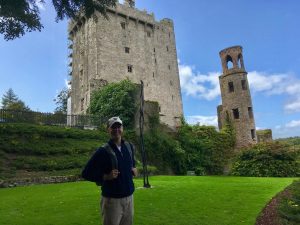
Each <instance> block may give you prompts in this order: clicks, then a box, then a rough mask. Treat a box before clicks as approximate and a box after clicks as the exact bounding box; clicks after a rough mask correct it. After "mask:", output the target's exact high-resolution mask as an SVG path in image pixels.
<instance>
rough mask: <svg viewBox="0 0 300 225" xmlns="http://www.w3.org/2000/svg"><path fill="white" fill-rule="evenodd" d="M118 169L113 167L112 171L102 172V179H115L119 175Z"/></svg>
mask: <svg viewBox="0 0 300 225" xmlns="http://www.w3.org/2000/svg"><path fill="white" fill-rule="evenodd" d="M119 173H120V172H119V170H117V169H114V170H112V171H110V173H109V174H104V175H103V180H113V179H116V178H117V177H118V175H119Z"/></svg>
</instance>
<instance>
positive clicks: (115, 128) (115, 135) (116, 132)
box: [108, 123, 123, 139]
mask: <svg viewBox="0 0 300 225" xmlns="http://www.w3.org/2000/svg"><path fill="white" fill-rule="evenodd" d="M108 133H109V134H110V137H111V138H112V139H119V138H121V136H122V134H123V126H122V124H120V123H114V124H113V125H112V126H111V127H109V128H108Z"/></svg>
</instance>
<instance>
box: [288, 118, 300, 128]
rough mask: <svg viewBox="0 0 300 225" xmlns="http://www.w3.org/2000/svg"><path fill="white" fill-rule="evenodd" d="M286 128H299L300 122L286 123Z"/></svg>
mask: <svg viewBox="0 0 300 225" xmlns="http://www.w3.org/2000/svg"><path fill="white" fill-rule="evenodd" d="M285 127H287V128H294V127H299V128H300V120H292V121H291V122H289V123H287V124H286V125H285Z"/></svg>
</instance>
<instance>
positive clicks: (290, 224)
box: [278, 180, 300, 225]
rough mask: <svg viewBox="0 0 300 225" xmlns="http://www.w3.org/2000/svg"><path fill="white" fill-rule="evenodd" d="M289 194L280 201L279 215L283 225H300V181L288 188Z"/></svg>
mask: <svg viewBox="0 0 300 225" xmlns="http://www.w3.org/2000/svg"><path fill="white" fill-rule="evenodd" d="M287 191H288V194H287V195H286V196H285V197H284V198H283V199H281V200H280V204H279V209H278V211H279V215H280V217H281V218H282V221H281V224H283V225H296V224H300V180H297V181H294V183H293V184H291V185H290V186H289V187H288V188H287Z"/></svg>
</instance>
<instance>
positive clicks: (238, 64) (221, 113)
mask: <svg viewBox="0 0 300 225" xmlns="http://www.w3.org/2000/svg"><path fill="white" fill-rule="evenodd" d="M220 57H221V62H222V69H223V74H222V75H221V76H219V81H220V89H221V98H222V105H219V106H218V108H217V111H218V125H219V129H222V127H223V126H224V125H225V123H226V122H229V121H230V122H231V123H232V124H233V126H234V128H235V132H236V148H241V147H246V146H249V145H250V144H256V143H257V135H256V130H255V120H254V113H253V106H252V100H251V94H250V89H249V85H248V79H247V72H246V70H245V67H244V61H243V52H242V47H241V46H233V47H230V48H226V49H223V50H222V51H220Z"/></svg>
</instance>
